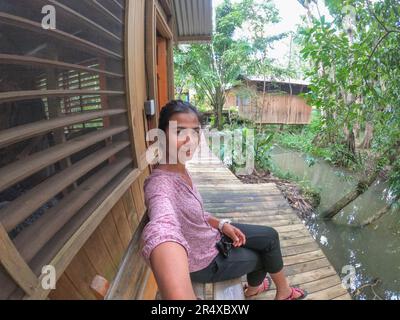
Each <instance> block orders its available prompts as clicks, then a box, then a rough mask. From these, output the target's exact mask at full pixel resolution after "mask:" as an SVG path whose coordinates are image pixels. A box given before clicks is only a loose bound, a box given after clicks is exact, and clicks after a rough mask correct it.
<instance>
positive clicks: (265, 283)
mask: <svg viewBox="0 0 400 320" xmlns="http://www.w3.org/2000/svg"><path fill="white" fill-rule="evenodd" d="M270 287H271V278H270V277H269V276H266V277H265V279H264V280H263V282H262V284H260V286H259V287H258V289H257V292H256V293H255V294H252V295H246V291H247V289H248V284H245V285H244V288H243V289H244V296H245V297H246V298H250V297H255V296H257V295H259V294H260V293H262V292H265V291H268V290H269V288H270Z"/></svg>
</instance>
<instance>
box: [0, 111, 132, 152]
mask: <svg viewBox="0 0 400 320" xmlns="http://www.w3.org/2000/svg"><path fill="white" fill-rule="evenodd" d="M124 113H126V110H124V109H109V110H102V111H89V112H82V113H77V114H71V115H67V116H62V117H58V118H55V119H51V120H42V121H37V122H34V123H29V124H25V125H21V126H16V127H13V128H11V129H6V130H3V131H0V148H4V147H6V146H8V145H11V144H13V143H17V142H20V141H23V140H26V139H29V138H32V137H35V136H39V135H43V134H46V133H47V132H50V131H51V130H53V129H56V128H63V127H66V126H70V125H73V124H78V123H82V122H87V121H90V120H95V119H99V118H103V117H106V116H113V115H118V114H124Z"/></svg>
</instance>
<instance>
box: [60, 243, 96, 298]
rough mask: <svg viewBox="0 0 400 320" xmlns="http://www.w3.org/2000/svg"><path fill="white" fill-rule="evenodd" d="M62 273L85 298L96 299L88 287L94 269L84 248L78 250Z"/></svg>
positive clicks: (93, 275) (94, 272) (94, 271)
mask: <svg viewBox="0 0 400 320" xmlns="http://www.w3.org/2000/svg"><path fill="white" fill-rule="evenodd" d="M64 275H65V276H67V277H68V278H69V279H70V280H71V282H72V283H73V285H74V287H75V288H76V289H77V291H78V292H79V293H80V295H82V296H83V298H84V299H85V300H96V296H95V295H94V293H93V292H92V290H91V289H90V283H91V281H92V279H93V278H94V277H95V276H96V270H95V269H94V267H93V266H92V264H91V262H90V260H89V258H88V257H87V255H86V253H85V251H84V250H80V251H78V253H77V254H76V255H75V257H74V259H72V261H71V264H70V265H69V267H68V269H67V270H66V271H65V273H64Z"/></svg>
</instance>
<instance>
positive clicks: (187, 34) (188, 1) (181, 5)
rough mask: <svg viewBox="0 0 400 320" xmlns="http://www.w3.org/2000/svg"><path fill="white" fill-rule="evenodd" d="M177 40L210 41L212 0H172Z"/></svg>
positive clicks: (181, 41)
mask: <svg viewBox="0 0 400 320" xmlns="http://www.w3.org/2000/svg"><path fill="white" fill-rule="evenodd" d="M173 6H174V11H175V17H176V28H177V34H178V39H177V42H180V43H183V42H187V43H189V42H204V41H210V40H211V36H212V31H213V22H212V21H213V18H212V15H213V11H212V0H173Z"/></svg>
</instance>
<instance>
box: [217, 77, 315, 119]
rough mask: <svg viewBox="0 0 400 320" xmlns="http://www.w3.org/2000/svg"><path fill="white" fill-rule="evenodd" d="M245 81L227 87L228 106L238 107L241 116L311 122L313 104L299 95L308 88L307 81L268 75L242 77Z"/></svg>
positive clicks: (226, 104)
mask: <svg viewBox="0 0 400 320" xmlns="http://www.w3.org/2000/svg"><path fill="white" fill-rule="evenodd" d="M242 81H243V84H242V85H240V86H235V87H233V88H231V89H229V90H228V91H227V93H226V96H227V99H226V103H225V106H224V108H225V109H228V108H231V107H237V108H238V111H239V116H240V117H242V118H245V119H249V120H252V121H254V122H255V123H265V124H309V123H310V121H311V111H312V108H311V106H309V105H307V103H306V101H305V100H304V98H302V97H301V96H299V94H301V93H305V92H307V91H308V83H307V82H306V81H302V80H294V79H287V80H272V79H266V81H265V82H264V79H263V78H260V77H242ZM264 85H265V90H264ZM264 92H265V94H264Z"/></svg>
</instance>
